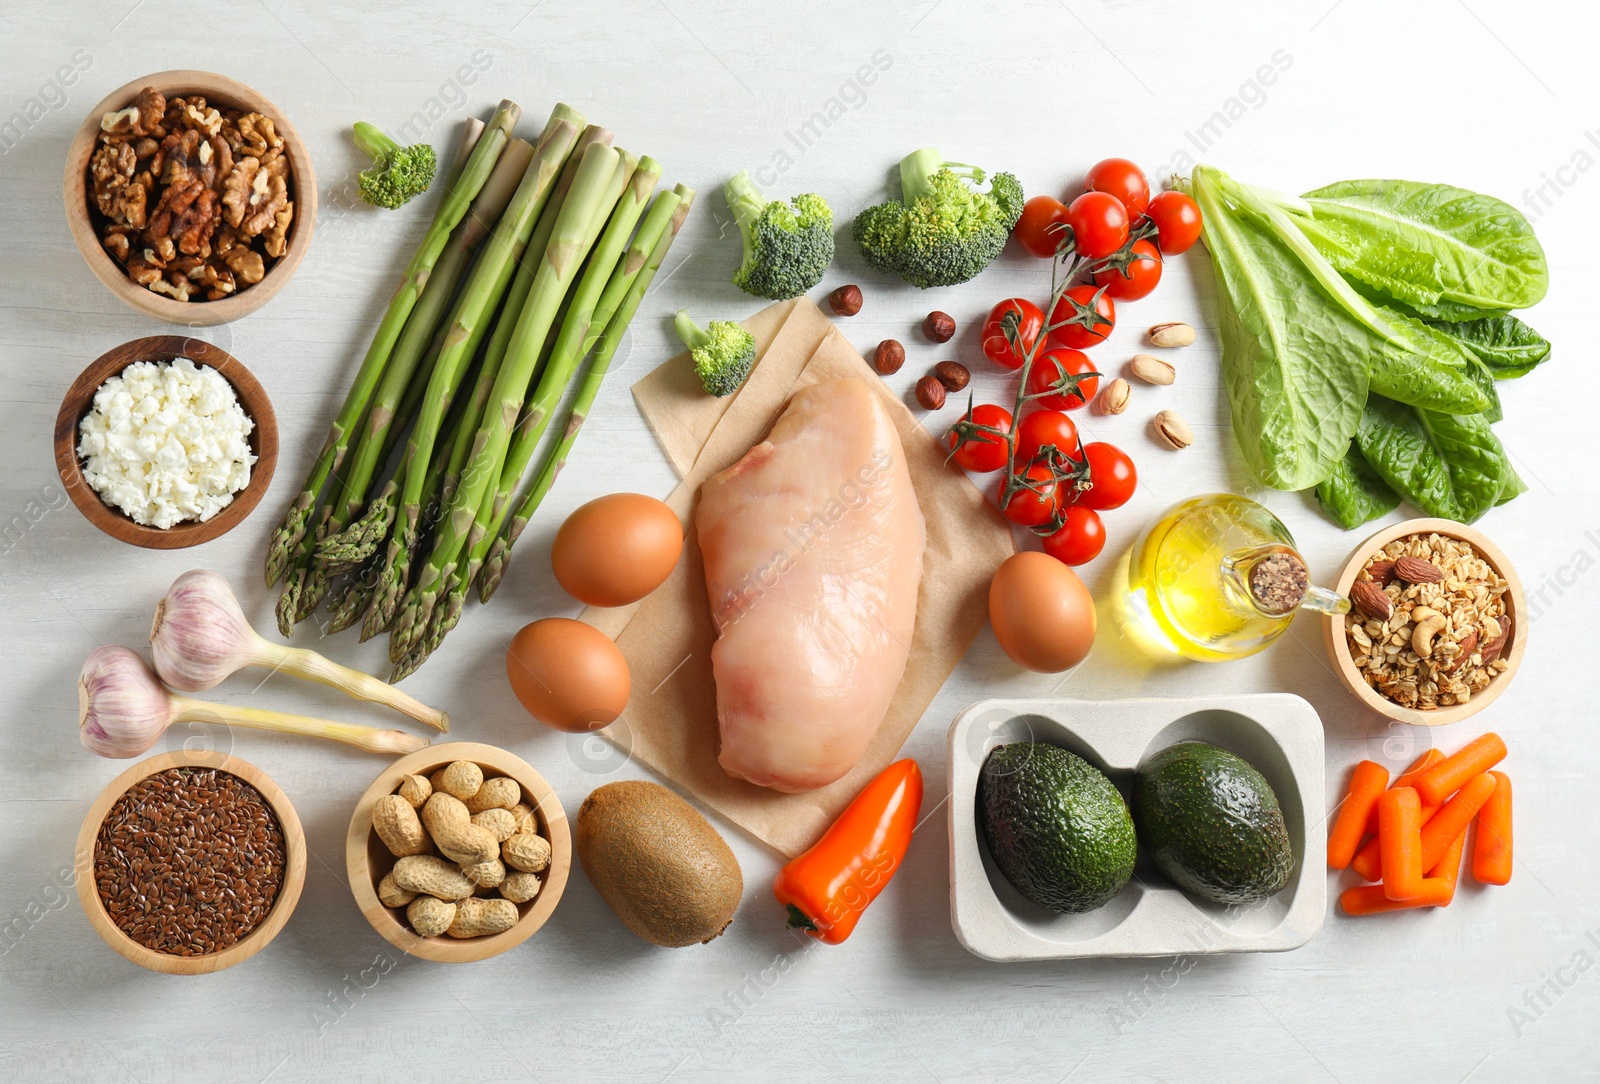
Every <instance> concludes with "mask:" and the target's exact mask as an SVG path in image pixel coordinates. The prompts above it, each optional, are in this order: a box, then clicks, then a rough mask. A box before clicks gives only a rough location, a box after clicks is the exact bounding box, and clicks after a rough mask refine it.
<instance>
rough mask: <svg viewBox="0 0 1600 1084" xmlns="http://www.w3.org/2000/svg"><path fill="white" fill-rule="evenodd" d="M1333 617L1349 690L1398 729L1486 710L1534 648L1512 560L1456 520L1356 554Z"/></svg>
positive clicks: (1368, 544) (1334, 648)
mask: <svg viewBox="0 0 1600 1084" xmlns="http://www.w3.org/2000/svg"><path fill="white" fill-rule="evenodd" d="M1335 590H1337V591H1338V592H1339V593H1340V594H1341V595H1344V596H1346V597H1348V598H1349V599H1350V600H1351V602H1352V604H1353V606H1352V609H1351V612H1350V613H1349V614H1341V615H1336V616H1334V617H1331V618H1329V619H1328V622H1327V624H1326V626H1325V628H1324V633H1325V638H1326V640H1327V645H1328V654H1329V656H1330V657H1331V658H1332V659H1333V664H1334V667H1335V669H1337V670H1338V672H1339V677H1340V679H1341V680H1342V681H1343V682H1344V683H1345V685H1346V687H1348V688H1349V690H1350V691H1351V692H1352V693H1354V694H1355V695H1356V697H1357V698H1358V699H1359V700H1361V702H1362V703H1364V704H1366V705H1367V706H1368V707H1370V708H1372V710H1374V711H1376V712H1378V713H1379V714H1380V715H1383V716H1384V717H1386V718H1388V719H1392V720H1393V721H1395V722H1398V723H1409V724H1411V725H1413V726H1443V725H1445V724H1446V723H1455V722H1459V721H1460V720H1462V719H1465V718H1467V717H1468V716H1471V715H1475V714H1477V713H1478V712H1480V711H1482V710H1483V709H1484V708H1486V707H1488V706H1489V704H1490V703H1492V702H1493V701H1494V699H1495V697H1497V696H1499V695H1500V694H1501V693H1502V692H1503V691H1504V690H1505V687H1506V686H1507V685H1508V684H1510V682H1511V679H1512V677H1513V676H1515V674H1516V672H1517V669H1518V668H1519V667H1520V666H1521V665H1522V656H1523V653H1524V651H1526V649H1527V625H1528V623H1527V620H1526V614H1527V603H1526V601H1525V599H1524V598H1523V594H1522V581H1521V580H1519V579H1518V578H1517V573H1516V571H1515V570H1514V569H1513V568H1512V567H1511V562H1510V560H1509V559H1508V558H1507V557H1506V555H1505V554H1504V553H1503V552H1502V551H1501V550H1500V547H1498V546H1496V545H1495V544H1494V543H1493V542H1491V541H1490V540H1489V539H1488V537H1487V536H1486V535H1485V534H1484V533H1483V532H1482V531H1479V530H1475V529H1474V528H1472V527H1468V526H1467V525H1466V524H1463V523H1457V522H1455V521H1453V520H1448V519H1412V520H1407V521H1405V522H1404V523H1396V524H1394V525H1393V526H1390V527H1385V528H1384V529H1383V530H1381V531H1379V532H1378V533H1377V534H1375V535H1373V536H1372V537H1371V538H1369V539H1367V540H1366V541H1365V542H1363V543H1361V545H1359V546H1357V547H1356V548H1355V551H1354V552H1353V553H1351V555H1350V559H1349V561H1348V562H1346V564H1345V566H1344V569H1343V571H1342V572H1341V573H1340V575H1339V580H1338V582H1337V584H1335Z"/></svg>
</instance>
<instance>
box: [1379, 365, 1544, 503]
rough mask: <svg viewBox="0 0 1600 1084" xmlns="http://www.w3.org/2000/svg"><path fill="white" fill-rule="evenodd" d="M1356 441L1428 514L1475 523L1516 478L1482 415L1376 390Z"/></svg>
mask: <svg viewBox="0 0 1600 1084" xmlns="http://www.w3.org/2000/svg"><path fill="white" fill-rule="evenodd" d="M1356 444H1357V445H1358V446H1359V448H1360V449H1361V455H1362V457H1363V458H1364V459H1366V461H1367V462H1368V463H1369V464H1371V466H1372V469H1373V470H1374V471H1376V472H1377V473H1378V476H1379V477H1381V478H1382V479H1383V480H1384V482H1386V483H1387V484H1388V485H1389V487H1390V488H1391V489H1393V490H1394V491H1395V492H1396V493H1398V494H1400V496H1401V497H1403V498H1405V499H1406V500H1407V501H1408V502H1410V503H1411V504H1412V505H1414V506H1415V507H1416V508H1418V509H1420V510H1421V511H1422V512H1423V513H1425V514H1426V515H1430V516H1439V517H1442V518H1444V519H1454V520H1459V521H1461V522H1462V523H1472V522H1473V521H1475V520H1476V519H1478V517H1480V516H1482V515H1483V514H1484V513H1485V512H1487V511H1488V510H1489V509H1491V508H1493V507H1494V506H1495V504H1496V503H1498V502H1499V500H1500V495H1501V493H1502V492H1503V491H1504V489H1505V487H1506V485H1507V483H1508V482H1509V481H1510V480H1511V479H1513V478H1515V472H1514V471H1512V470H1511V464H1510V462H1509V461H1507V459H1506V454H1505V449H1503V448H1502V447H1501V446H1500V438H1499V437H1497V436H1495V435H1494V431H1493V430H1492V429H1490V428H1489V422H1488V420H1487V419H1486V418H1485V417H1483V415H1481V414H1442V413H1439V412H1436V411H1431V410H1417V409H1415V408H1413V407H1409V406H1407V405H1405V404H1404V403H1397V402H1395V401H1394V400H1392V399H1385V398H1384V397H1383V396H1381V395H1373V396H1370V397H1368V399H1367V407H1366V410H1365V411H1364V412H1363V413H1362V416H1361V424H1360V426H1359V427H1358V428H1357V430H1356Z"/></svg>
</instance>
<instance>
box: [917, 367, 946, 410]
mask: <svg viewBox="0 0 1600 1084" xmlns="http://www.w3.org/2000/svg"><path fill="white" fill-rule="evenodd" d="M917 402H919V403H921V404H922V405H923V407H924V408H926V409H928V410H938V409H939V408H940V407H942V406H944V385H943V384H941V383H939V378H938V377H936V376H934V375H933V374H932V373H929V374H928V375H927V376H925V377H923V378H922V379H921V380H919V381H917Z"/></svg>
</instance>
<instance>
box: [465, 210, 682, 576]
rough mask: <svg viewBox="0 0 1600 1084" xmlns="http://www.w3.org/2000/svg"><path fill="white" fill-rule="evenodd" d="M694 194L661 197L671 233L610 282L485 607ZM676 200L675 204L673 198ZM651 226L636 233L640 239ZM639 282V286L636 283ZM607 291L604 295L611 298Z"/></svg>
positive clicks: (500, 551) (493, 561)
mask: <svg viewBox="0 0 1600 1084" xmlns="http://www.w3.org/2000/svg"><path fill="white" fill-rule="evenodd" d="M694 196H695V192H694V189H692V188H689V187H688V186H686V185H681V184H680V185H678V186H677V188H676V190H675V191H674V192H671V193H665V194H663V195H662V196H661V198H660V199H658V200H656V205H655V206H653V207H651V209H650V214H651V216H652V217H654V216H655V214H656V211H657V209H658V208H664V210H665V212H666V215H667V217H670V219H671V227H670V230H669V231H667V232H666V233H665V236H663V235H662V234H661V233H660V232H658V233H657V234H656V238H655V241H656V242H659V243H652V244H651V245H650V247H649V249H648V250H647V256H648V259H647V260H646V262H645V263H644V265H643V267H642V268H636V270H635V273H634V274H632V275H629V274H627V273H626V265H624V266H622V267H619V268H618V269H617V273H616V274H614V275H613V276H612V279H613V281H614V282H616V281H621V282H625V283H626V285H625V286H624V287H623V291H624V297H623V299H622V300H621V302H620V307H619V308H618V309H616V314H615V316H614V317H613V318H612V319H610V320H608V321H607V322H606V324H605V330H604V334H603V335H601V337H600V343H599V348H598V349H597V350H596V351H595V355H594V358H593V359H592V360H591V361H590V362H589V368H588V370H587V372H585V374H584V378H583V383H582V384H580V385H579V386H578V394H577V397H576V398H575V399H574V400H573V402H572V410H571V414H570V415H569V416H568V418H567V424H566V426H565V428H564V429H563V430H562V433H561V438H560V440H559V441H557V442H556V444H555V446H554V447H552V448H549V449H546V451H545V454H544V455H543V456H542V457H541V458H540V462H539V469H538V471H537V473H536V474H535V475H534V480H533V485H532V486H531V487H530V488H529V490H528V493H527V495H526V496H524V497H523V499H522V503H521V504H519V505H518V506H517V510H516V513H515V514H514V515H513V516H512V517H511V520H510V522H509V523H508V524H507V526H506V529H505V533H504V534H503V535H500V536H498V537H496V539H495V541H494V543H493V544H492V546H491V547H490V549H489V552H488V555H487V556H486V557H485V558H484V563H483V571H482V572H481V573H480V574H479V576H478V597H479V600H480V601H482V602H488V601H489V598H490V596H492V595H493V594H494V592H495V589H496V588H498V587H499V586H500V581H501V579H502V578H503V577H504V576H505V572H506V562H507V561H508V560H509V559H510V556H511V547H512V545H514V544H515V543H516V541H517V539H518V538H519V537H521V535H522V531H523V529H524V528H525V527H527V525H528V520H529V519H531V518H532V517H533V513H534V511H535V510H536V509H537V508H538V507H539V503H540V502H541V501H543V500H544V497H545V494H547V493H549V492H550V487H551V486H552V485H553V484H554V483H555V480H556V476H557V475H558V474H560V473H561V468H562V467H563V466H565V465H566V462H567V456H568V455H570V454H571V452H572V446H573V444H574V443H575V442H576V441H577V439H578V431H579V430H580V429H582V428H583V423H584V421H585V420H586V419H587V418H588V415H589V409H590V407H591V406H593V405H594V400H595V395H596V394H597V393H598V392H599V391H600V383H601V381H603V380H604V379H605V376H606V371H607V369H609V368H610V366H611V358H612V356H613V355H614V354H615V353H616V351H617V347H618V345H619V344H620V343H621V341H622V336H623V334H624V333H625V332H626V331H627V328H628V324H629V322H630V321H631V320H632V319H633V314H634V311H635V310H636V309H637V308H638V307H639V302H640V300H641V299H642V298H643V296H644V292H645V291H646V290H648V289H649V288H650V281H651V280H652V279H653V278H655V273H656V270H657V269H658V268H659V267H660V266H661V262H662V260H663V259H665V258H666V254H667V250H668V249H669V248H671V247H672V241H673V238H675V237H676V236H677V235H678V230H679V228H680V227H681V226H682V225H683V220H684V219H685V218H686V217H688V214H689V208H690V207H691V206H692V205H693V203H694ZM674 197H678V198H674ZM648 226H649V221H648V220H647V221H646V225H645V227H642V228H641V229H640V234H641V236H643V235H644V233H645V232H646V229H647V228H648ZM637 248H638V245H637V243H636V244H635V246H634V247H633V248H632V249H630V250H629V255H630V257H631V256H632V255H633V252H634V251H636V250H637ZM639 279H642V280H643V281H642V283H639V282H638V281H637V280H639ZM610 292H611V291H610V289H609V287H608V289H607V293H610Z"/></svg>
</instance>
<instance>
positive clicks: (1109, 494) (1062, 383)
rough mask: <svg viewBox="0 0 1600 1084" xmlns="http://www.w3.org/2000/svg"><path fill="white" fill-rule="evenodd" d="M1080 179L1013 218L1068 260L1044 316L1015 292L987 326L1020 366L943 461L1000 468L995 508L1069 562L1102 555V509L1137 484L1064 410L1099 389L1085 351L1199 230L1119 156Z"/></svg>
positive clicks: (1190, 208)
mask: <svg viewBox="0 0 1600 1084" xmlns="http://www.w3.org/2000/svg"><path fill="white" fill-rule="evenodd" d="M1085 188H1086V189H1087V190H1086V191H1085V192H1083V193H1082V194H1081V195H1079V196H1077V197H1076V198H1075V199H1073V200H1072V202H1071V203H1070V204H1067V203H1063V202H1062V201H1060V200H1058V199H1056V198H1055V197H1053V196H1034V197H1033V198H1032V199H1030V200H1028V202H1027V203H1026V204H1025V205H1024V206H1023V209H1022V217H1021V218H1020V219H1018V220H1017V225H1016V228H1015V233H1016V238H1017V241H1018V242H1019V243H1020V244H1021V245H1022V247H1023V248H1024V249H1026V250H1027V251H1028V252H1030V253H1032V254H1033V255H1034V256H1038V257H1039V258H1041V259H1060V260H1061V261H1063V263H1064V264H1066V265H1067V270H1066V276H1065V279H1064V280H1063V281H1064V283H1065V285H1064V286H1063V287H1062V288H1061V289H1059V290H1058V291H1057V292H1056V293H1055V295H1054V296H1052V298H1051V299H1050V304H1049V305H1048V309H1049V312H1048V315H1047V314H1046V312H1045V310H1044V309H1042V308H1040V306H1038V305H1036V304H1035V303H1034V302H1032V301H1029V300H1028V299H1027V298H1021V297H1011V298H1006V299H1005V300H1004V301H1002V302H1000V303H999V304H998V305H996V306H995V307H994V308H993V309H991V310H990V312H989V316H988V319H986V320H985V321H984V324H983V333H982V342H983V353H984V356H985V357H987V358H988V359H989V360H990V361H992V362H994V364H995V365H997V366H999V367H1000V368H1002V369H1006V370H1009V371H1016V370H1019V369H1020V370H1022V378H1021V381H1020V382H1019V385H1018V389H1017V399H1016V403H1015V406H1014V408H1013V409H1012V410H1007V409H1005V408H1004V407H1000V406H996V405H995V404H992V403H980V404H977V405H975V406H974V405H970V404H969V406H968V409H967V412H966V413H965V414H963V415H962V417H961V420H960V421H958V422H956V424H955V425H953V426H951V427H950V430H949V432H948V433H947V434H946V435H945V442H946V445H947V446H948V447H949V449H950V458H951V459H952V460H954V461H955V463H956V464H957V465H958V466H960V467H961V468H962V469H963V470H967V471H971V472H973V473H974V474H985V473H989V472H991V471H1002V472H1003V473H1002V474H1001V476H1000V481H999V484H998V486H997V493H996V496H997V498H998V502H999V505H1000V511H1001V513H1002V514H1003V515H1004V516H1005V517H1006V518H1007V519H1009V520H1010V521H1011V522H1012V523H1016V524H1018V525H1020V526H1024V527H1029V528H1032V529H1033V530H1034V531H1035V533H1037V534H1039V535H1040V536H1042V538H1043V540H1044V551H1045V552H1046V553H1048V554H1050V555H1051V556H1052V557H1055V558H1057V559H1058V560H1060V561H1063V562H1065V563H1066V564H1069V565H1081V564H1085V563H1087V562H1089V561H1092V560H1094V559H1095V558H1096V557H1098V556H1099V555H1100V551H1101V549H1103V548H1104V547H1105V541H1106V532H1105V526H1104V524H1102V523H1101V521H1100V513H1101V512H1104V511H1109V510H1110V509H1113V508H1120V507H1122V506H1123V505H1124V504H1126V503H1127V502H1128V499H1129V498H1130V497H1132V496H1133V491H1134V488H1135V487H1136V486H1137V484H1138V472H1137V471H1136V470H1135V469H1134V466H1133V460H1131V459H1129V458H1128V456H1127V454H1126V453H1125V452H1123V451H1122V450H1121V449H1120V448H1117V447H1116V446H1114V445H1111V444H1107V443H1104V442H1102V441H1094V442H1090V443H1088V444H1085V443H1084V442H1083V440H1082V438H1081V437H1080V436H1079V435H1078V427H1077V425H1076V424H1075V423H1074V422H1073V420H1072V418H1071V417H1070V416H1069V413H1068V412H1070V411H1074V410H1079V409H1081V408H1083V407H1084V406H1086V405H1088V404H1089V403H1090V402H1091V401H1093V399H1094V397H1095V395H1096V394H1097V393H1098V391H1099V389H1100V373H1099V372H1098V371H1097V370H1096V369H1095V367H1094V362H1093V361H1091V360H1090V358H1089V355H1088V354H1086V353H1084V351H1086V350H1090V349H1093V348H1094V347H1096V346H1098V345H1099V344H1100V343H1102V342H1104V341H1105V340H1106V338H1107V336H1109V335H1110V334H1111V332H1112V330H1113V329H1114V328H1115V327H1116V323H1117V302H1119V301H1121V302H1128V301H1137V300H1139V299H1140V298H1143V297H1148V296H1149V295H1150V293H1151V292H1152V291H1153V290H1155V288H1156V286H1157V285H1159V284H1160V282H1161V272H1162V267H1163V260H1164V258H1165V257H1167V256H1173V255H1177V254H1178V253H1181V252H1184V251H1186V250H1187V249H1188V248H1189V247H1190V246H1191V245H1193V244H1194V243H1195V242H1196V241H1197V240H1199V238H1200V209H1199V207H1198V206H1196V204H1195V202H1194V200H1192V199H1190V198H1189V197H1188V196H1186V195H1184V194H1183V193H1181V192H1162V193H1160V194H1158V195H1156V196H1155V197H1154V198H1152V197H1151V195H1150V185H1149V182H1148V181H1147V180H1146V179H1145V175H1144V173H1143V172H1142V171H1141V170H1140V169H1139V167H1138V166H1136V165H1134V164H1133V163H1132V162H1130V161H1128V160H1127V159H1126V158H1107V159H1106V160H1105V161H1103V162H1099V163H1097V164H1096V165H1095V166H1094V168H1093V169H1091V170H1090V171H1089V174H1088V178H1087V184H1086V185H1085Z"/></svg>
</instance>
